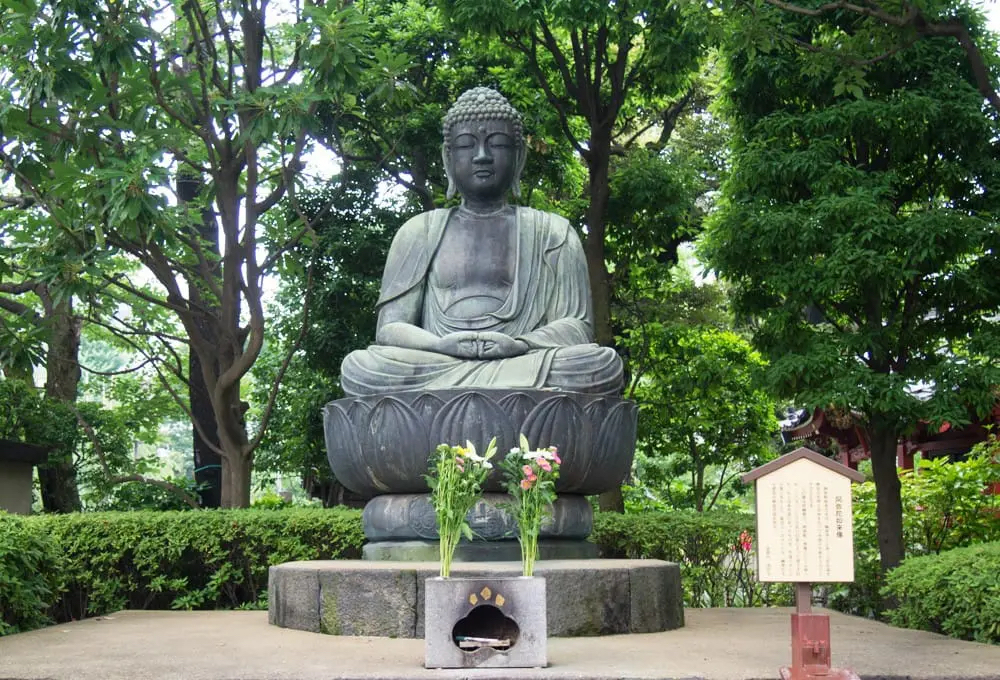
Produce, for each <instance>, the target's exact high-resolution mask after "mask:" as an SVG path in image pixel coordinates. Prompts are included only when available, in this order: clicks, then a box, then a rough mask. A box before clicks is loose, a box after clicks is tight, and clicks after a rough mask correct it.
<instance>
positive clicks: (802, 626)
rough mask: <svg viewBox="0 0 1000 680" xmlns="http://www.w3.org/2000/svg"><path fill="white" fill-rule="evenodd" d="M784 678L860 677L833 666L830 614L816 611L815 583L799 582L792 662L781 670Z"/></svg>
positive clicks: (828, 679) (841, 679)
mask: <svg viewBox="0 0 1000 680" xmlns="http://www.w3.org/2000/svg"><path fill="white" fill-rule="evenodd" d="M780 673H781V679H782V680H860V678H859V677H858V676H857V674H855V673H854V671H851V670H848V669H846V668H831V667H830V616H829V615H828V614H815V613H813V611H812V584H811V583H804V582H799V583H796V584H795V613H794V614H792V665H791V666H782V667H781V669H780Z"/></svg>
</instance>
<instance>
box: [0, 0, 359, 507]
mask: <svg viewBox="0 0 1000 680" xmlns="http://www.w3.org/2000/svg"><path fill="white" fill-rule="evenodd" d="M268 9H272V10H273V8H269V6H268V3H267V2H256V1H252V2H245V3H226V2H218V3H198V2H193V1H190V0H185V1H182V2H176V3H171V4H168V5H167V6H164V7H159V6H156V5H153V4H150V3H147V2H142V1H139V2H135V3H111V4H107V5H105V4H100V3H82V4H81V3H72V2H65V1H63V0H42V1H41V2H34V1H32V2H28V3H21V2H4V3H0V35H2V37H0V53H2V55H3V58H2V69H0V73H2V76H0V77H2V82H0V85H2V88H0V89H2V94H3V102H4V105H5V106H4V108H3V110H2V114H0V127H2V128H3V131H4V140H5V144H4V146H3V149H2V154H0V163H2V165H3V170H4V173H5V177H7V178H10V179H12V180H13V181H14V183H15V185H16V187H17V189H18V190H19V192H20V195H21V196H22V197H24V198H25V199H26V200H28V199H30V200H32V201H34V202H35V203H36V205H37V206H39V207H40V208H42V209H43V210H44V211H45V214H46V216H47V218H48V219H49V220H50V221H51V222H52V223H53V224H54V225H56V226H57V227H58V228H59V229H60V230H61V231H62V232H63V233H64V234H66V235H67V236H68V237H71V238H72V239H73V240H74V241H75V243H76V245H77V247H78V250H79V251H80V252H91V251H98V252H99V251H102V250H103V249H105V246H106V245H108V244H110V245H111V246H113V247H114V248H116V249H117V250H118V251H119V252H122V253H126V254H128V255H129V256H130V257H132V258H134V259H135V260H136V261H138V262H141V263H142V264H143V265H144V266H145V267H146V268H147V269H148V271H149V272H151V273H152V275H153V277H154V278H155V281H156V284H155V286H149V287H144V286H142V285H139V284H138V283H137V282H135V281H133V280H132V279H130V278H129V277H127V276H116V275H113V274H112V273H109V272H107V271H100V272H98V275H99V276H100V277H101V278H102V279H103V281H104V283H105V284H106V285H107V286H109V288H111V289H114V290H117V291H119V292H120V293H121V294H122V295H128V296H132V297H133V298H134V299H138V300H142V301H144V302H146V303H148V304H149V305H153V306H157V307H160V308H162V309H165V310H167V311H169V312H170V313H171V314H173V315H176V318H177V320H178V321H179V322H180V324H181V326H182V328H183V335H182V336H170V335H169V334H164V333H156V334H155V335H154V336H152V337H154V338H155V339H156V341H157V342H158V343H159V351H158V352H157V353H156V354H155V355H150V357H149V358H150V359H151V360H152V361H154V363H155V365H156V366H157V368H158V369H159V370H161V371H170V372H173V373H175V374H176V375H177V376H179V378H180V379H181V380H184V381H186V380H187V378H188V375H187V369H186V366H185V365H184V363H183V362H182V361H180V358H181V357H182V356H183V353H184V352H183V350H181V349H179V347H180V346H181V345H186V346H187V347H188V348H189V350H190V351H191V352H192V353H194V354H196V355H197V357H198V362H197V365H198V366H199V367H200V369H201V377H202V378H203V381H204V383H205V386H206V388H207V392H208V396H209V401H210V405H211V410H212V413H213V414H214V418H215V424H216V429H217V435H218V440H217V441H218V445H217V446H215V448H216V450H217V453H218V454H219V455H220V456H221V458H222V478H223V489H222V504H223V505H226V506H242V505H247V504H249V492H250V488H249V485H250V469H251V466H252V461H253V452H254V449H255V448H256V446H257V444H258V443H259V441H260V438H261V437H262V436H263V433H264V430H265V429H266V423H267V419H268V417H269V416H268V408H267V407H265V409H264V412H263V413H262V415H261V418H260V423H259V425H260V427H259V429H258V430H257V431H256V432H255V433H254V434H251V433H249V432H248V430H247V427H246V422H245V418H244V413H245V410H246V405H245V404H244V403H243V402H242V400H241V397H240V381H241V379H242V378H243V376H244V375H246V373H247V372H248V371H249V370H250V368H251V366H252V365H253V363H254V362H255V361H256V359H257V357H258V355H259V353H260V351H261V348H262V347H263V343H264V337H265V331H266V328H267V326H266V323H265V317H264V309H263V300H262V292H263V288H262V281H263V277H264V276H265V274H266V273H267V272H268V271H269V270H270V268H271V266H272V265H273V263H274V261H275V260H276V259H277V258H278V257H280V253H281V249H282V248H284V247H287V245H288V244H290V243H294V242H296V241H297V240H298V239H299V238H301V237H302V236H303V235H304V234H306V233H307V232H308V224H303V223H302V222H301V221H300V220H296V221H294V222H289V221H288V220H286V219H283V216H284V215H285V214H286V213H284V212H275V211H272V210H271V209H272V208H273V207H274V206H276V205H277V204H278V203H279V201H281V200H283V199H288V200H291V201H292V203H293V204H294V190H295V183H296V181H297V177H298V175H299V173H300V172H301V170H302V162H301V158H302V154H303V153H304V151H305V149H306V143H307V135H306V129H307V127H308V126H309V125H311V124H312V122H313V119H314V116H315V113H316V110H317V108H318V105H319V102H320V101H321V100H336V102H337V104H338V105H340V106H342V107H345V108H349V107H350V106H352V102H351V99H350V96H349V91H350V89H351V87H352V84H353V83H354V82H356V81H357V78H358V75H359V73H360V71H361V68H362V62H363V60H364V59H365V56H364V54H362V50H364V49H367V47H366V46H364V45H363V42H364V36H365V31H366V26H365V24H364V22H363V21H361V20H360V19H359V16H358V12H357V10H356V9H354V8H353V7H351V6H348V7H347V8H346V9H343V10H341V9H339V8H337V7H336V6H330V7H317V6H315V5H308V6H306V7H302V6H296V7H295V8H292V9H291V10H290V11H287V12H277V11H272V13H271V14H268V11H267V10H268ZM178 173H182V174H184V175H185V176H188V177H195V178H199V179H200V182H198V187H199V190H198V191H197V192H195V195H194V196H185V197H184V198H185V199H186V200H184V201H181V202H180V203H177V202H174V201H172V200H168V196H169V195H170V194H171V193H172V192H173V190H174V189H173V188H174V187H176V184H177V183H176V178H177V175H178ZM206 211H207V212H208V213H210V214H211V216H212V219H213V220H214V225H215V228H216V229H217V232H218V234H219V244H220V245H219V250H218V252H219V253H220V254H216V253H215V252H213V251H214V248H213V246H212V243H211V240H210V239H205V238H204V230H205V223H204V213H205V212H206ZM265 229H267V230H271V231H273V232H274V236H275V239H274V241H278V240H279V239H278V235H279V234H281V235H283V236H284V238H283V239H281V240H280V242H281V243H282V245H281V246H279V247H278V248H277V249H275V250H273V251H271V252H263V251H262V249H261V248H260V247H259V244H260V239H261V234H262V232H263V231H264V230H265ZM147 330H148V329H147V328H146V327H145V322H144V321H143V319H142V318H140V317H138V316H135V317H132V318H131V319H130V322H129V323H128V324H127V325H125V326H122V327H119V328H118V329H117V331H118V332H119V334H120V335H121V336H122V337H126V338H131V337H135V336H136V335H138V334H141V333H143V332H145V331H147ZM137 349H138V347H137ZM278 378H279V379H280V374H279V376H278ZM164 384H165V386H167V385H169V381H167V380H165V381H164ZM272 388H273V390H274V391H276V389H277V382H276V383H275V385H273V386H272ZM176 396H177V397H178V401H179V402H180V403H182V404H183V406H184V408H185V410H187V411H188V412H189V415H190V407H189V406H188V405H187V404H186V403H185V400H184V399H183V398H182V397H181V395H180V394H177V395H176ZM193 422H194V424H195V425H196V426H198V424H199V422H200V421H199V419H198V418H194V419H193ZM204 439H205V440H207V441H208V442H209V444H210V445H212V446H214V444H212V443H211V442H212V437H211V436H206V437H204Z"/></svg>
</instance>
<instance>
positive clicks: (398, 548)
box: [362, 539, 599, 562]
mask: <svg viewBox="0 0 1000 680" xmlns="http://www.w3.org/2000/svg"><path fill="white" fill-rule="evenodd" d="M598 552H599V551H598V549H597V546H596V545H594V544H593V543H591V542H589V541H582V540H577V541H572V540H561V539H553V540H546V539H541V540H539V542H538V558H539V559H542V560H587V559H594V558H596V557H597V556H598ZM362 556H363V557H364V559H366V560H389V561H396V562H437V561H438V559H439V556H440V552H439V549H438V542H437V541H372V542H370V543H366V544H365V547H364V548H363V549H362ZM454 560H455V562H520V561H521V544H520V543H518V542H517V539H508V540H505V541H489V542H486V541H483V542H480V541H474V542H472V543H469V542H467V541H462V542H461V543H459V544H458V547H457V548H456V549H455V557H454Z"/></svg>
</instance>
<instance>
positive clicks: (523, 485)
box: [521, 477, 534, 491]
mask: <svg viewBox="0 0 1000 680" xmlns="http://www.w3.org/2000/svg"><path fill="white" fill-rule="evenodd" d="M533 479H534V477H532V478H531V479H522V480H521V488H522V489H524V490H525V491H527V490H528V489H530V488H531V482H532V480H533Z"/></svg>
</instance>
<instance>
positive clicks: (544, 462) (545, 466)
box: [535, 458, 552, 472]
mask: <svg viewBox="0 0 1000 680" xmlns="http://www.w3.org/2000/svg"><path fill="white" fill-rule="evenodd" d="M535 462H536V463H538V467H540V468H542V469H543V470H545V471H546V472H552V465H551V464H550V463H549V461H547V460H545V459H544V458H539V459H538V460H537V461H535Z"/></svg>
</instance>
